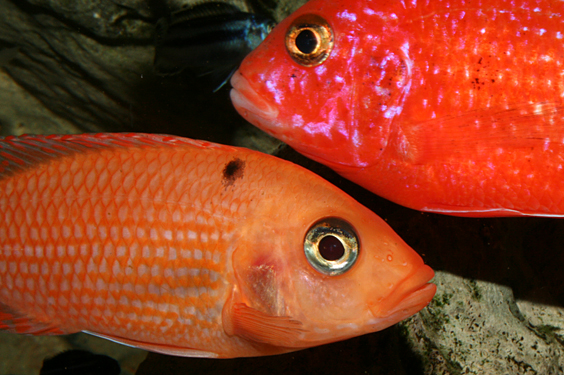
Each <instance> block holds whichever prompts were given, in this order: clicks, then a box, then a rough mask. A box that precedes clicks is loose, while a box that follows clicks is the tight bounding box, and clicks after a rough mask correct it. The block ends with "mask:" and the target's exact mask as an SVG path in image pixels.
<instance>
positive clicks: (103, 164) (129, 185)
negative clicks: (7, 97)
mask: <svg viewBox="0 0 564 375" xmlns="http://www.w3.org/2000/svg"><path fill="white" fill-rule="evenodd" d="M0 165H2V168H3V169H2V170H1V171H0V329H3V330H7V331H10V332H14V333H27V334H67V333H73V332H79V331H84V332H88V333H91V334H94V335H98V336H100V337H104V338H107V339H110V340H114V341H117V342H120V343H124V344H127V345H132V346H135V347H139V348H143V349H147V350H153V351H157V352H161V353H166V354H175V355H183V356H196V357H238V356H257V355H268V354H277V353H284V352H288V351H292V350H297V349H300V348H304V347H309V346H313V345H319V344H322V343H327V342H332V341H335V340H338V339H344V338H348V337H352V336H355V335H358V334H363V333H367V332H372V331H375V330H378V329H383V328H385V327H387V326H389V325H391V324H393V323H395V322H397V321H399V320H401V319H403V318H405V317H407V316H410V315H412V314H414V313H415V312H416V311H418V310H420V309H421V308H423V307H424V306H425V305H426V304H427V303H428V302H429V301H430V299H431V298H432V295H433V294H434V292H435V286H434V285H432V284H427V282H428V281H429V280H430V278H431V277H432V276H433V272H432V270H431V269H430V268H429V267H427V266H425V265H424V264H423V262H422V260H421V258H420V257H419V256H418V255H417V254H416V253H415V252H414V251H413V250H412V249H410V248H409V247H408V246H407V245H406V244H405V243H403V242H402V241H401V239H400V238H399V237H397V235H396V234H395V233H393V231H392V230H391V229H390V228H389V227H388V226H387V225H386V224H385V223H384V222H383V221H382V220H381V219H379V218H378V217H377V216H376V215H375V214H374V213H372V212H370V211H369V210H367V209H366V208H364V207H362V206H360V205H359V204H358V203H357V202H355V201H354V200H353V199H352V198H350V197H348V196H347V195H346V194H344V193H343V192H341V191H340V190H338V189H337V188H335V187H334V186H332V185H331V184H329V183H328V182H326V181H324V180H323V179H321V178H320V177H317V176H315V175H314V174H313V173H311V172H309V171H307V170H305V169H303V168H301V167H298V166H296V165H294V164H291V163H289V162H285V161H282V160H279V159H276V158H274V157H272V156H269V155H264V154H261V153H258V152H254V151H251V150H245V149H239V148H235V147H229V146H221V145H215V144H212V143H208V142H202V141H192V140H188V139H185V138H180V137H172V136H159V135H144V134H95V135H74V136H22V137H18V138H14V137H8V138H5V139H0ZM332 216H337V217H339V218H340V217H342V220H346V221H347V222H351V223H355V227H356V230H357V231H358V234H357V236H358V237H359V238H360V239H361V240H362V242H363V243H364V244H365V245H364V249H363V250H362V251H363V252H367V254H368V255H367V254H364V255H363V256H362V257H361V258H360V259H359V260H358V261H357V263H358V265H356V266H355V268H354V270H353V271H349V272H348V273H347V275H341V276H340V277H337V278H332V277H330V276H327V275H324V274H322V273H320V272H318V271H317V270H316V269H314V268H313V267H312V265H311V264H310V263H308V262H309V261H308V260H307V259H306V256H305V254H304V238H305V236H306V235H307V233H308V231H309V230H310V227H311V226H312V225H314V223H315V222H317V221H319V220H320V219H323V218H326V217H332ZM333 220H337V219H333ZM332 222H335V221H332ZM382 252H385V253H386V254H387V253H395V257H394V259H395V261H394V262H392V261H391V260H388V262H386V263H384V262H381V261H378V260H377V259H382V256H381V255H379V254H380V253H382ZM370 253H372V256H370ZM368 278H370V279H371V280H372V282H370V283H368V284H366V283H364V282H360V280H363V281H366V280H367V279H368ZM364 284H366V285H364ZM359 285H364V286H363V287H362V288H361V289H359V288H358V286H359ZM390 285H392V286H395V288H391V287H390ZM365 288H367V290H366V291H364V289H365ZM356 289H358V290H356ZM344 291H346V293H345V292H344ZM343 295H346V296H347V298H348V299H345V300H343V298H342V296H343ZM319 299H322V300H323V301H325V302H323V303H320V302H319V301H316V300H319ZM367 299H368V302H367ZM312 301H313V302H312ZM384 303H386V305H384V307H382V306H381V305H382V304H384ZM343 304H346V305H347V307H343V306H342V305H343ZM349 305H350V306H349ZM321 306H322V308H320V307H321ZM343 311H355V314H354V316H352V315H351V316H350V317H348V318H347V317H343V316H342V314H343ZM373 311H375V312H373ZM320 316H321V317H322V318H319V317H320ZM323 316H325V317H324V318H323ZM343 319H345V320H346V319H353V320H354V323H352V324H351V325H346V324H345V325H343ZM347 327H353V328H347Z"/></svg>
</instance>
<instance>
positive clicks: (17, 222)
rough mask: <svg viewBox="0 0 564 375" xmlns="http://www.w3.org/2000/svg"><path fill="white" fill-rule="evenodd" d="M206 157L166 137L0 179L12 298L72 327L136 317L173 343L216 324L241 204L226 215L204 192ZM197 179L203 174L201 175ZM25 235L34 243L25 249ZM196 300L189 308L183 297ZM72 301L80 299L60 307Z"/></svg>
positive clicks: (120, 324)
mask: <svg viewBox="0 0 564 375" xmlns="http://www.w3.org/2000/svg"><path fill="white" fill-rule="evenodd" d="M182 156H184V157H182ZM188 157H190V159H189V158H188ZM192 157H195V159H196V163H194V160H193V159H192ZM199 158H200V159H202V160H198V159H199ZM203 159H204V158H203V157H198V155H190V154H187V155H186V154H185V155H170V154H164V155H163V153H162V151H161V150H159V149H158V148H157V149H149V150H145V149H139V150H133V151H132V150H124V151H123V152H119V149H118V150H117V152H116V150H112V149H110V150H100V151H95V152H88V153H85V154H77V155H74V156H73V157H72V159H71V158H68V160H65V159H64V158H63V159H62V160H56V162H55V161H52V162H50V163H49V162H48V163H45V164H43V165H41V168H34V169H31V170H29V171H28V170H24V171H22V172H19V173H18V174H17V175H16V176H12V177H11V178H10V179H4V180H2V181H0V206H1V207H2V212H3V213H4V215H5V221H3V222H4V223H6V224H7V223H9V224H8V225H6V224H5V225H3V226H2V227H1V228H0V236H2V238H4V239H5V240H4V241H3V248H4V251H3V255H4V258H3V259H2V260H1V261H0V269H2V270H4V269H5V268H6V267H7V268H8V270H9V272H8V273H7V274H6V273H4V272H2V279H1V283H2V285H6V286H7V288H6V289H4V288H3V289H2V290H1V292H2V299H9V300H11V301H12V303H11V306H12V308H13V309H16V310H18V311H21V312H28V311H29V310H30V308H33V311H34V312H35V314H34V315H35V319H36V320H38V321H42V322H45V323H47V322H49V323H51V324H53V325H55V326H62V325H65V326H66V327H67V331H68V332H74V331H76V330H80V327H85V326H86V327H88V328H89V329H90V330H92V331H97V332H99V333H112V334H115V335H117V336H124V337H126V336H127V335H128V330H129V329H131V328H132V327H133V326H134V327H135V330H137V331H138V332H139V333H140V336H139V337H140V338H141V339H148V338H151V339H152V341H154V342H164V338H163V337H160V338H159V337H147V334H142V332H154V331H155V330H158V331H159V332H162V333H163V334H166V335H167V337H166V340H167V342H170V341H171V340H172V341H173V342H174V343H177V344H180V343H181V342H184V341H185V340H186V338H185V335H186V334H188V335H189V336H194V337H198V336H200V334H201V332H202V330H203V329H208V330H217V326H218V322H217V321H214V320H210V319H209V318H208V316H215V317H217V316H221V314H220V311H221V308H222V304H221V305H220V306H218V301H220V300H221V299H222V298H223V297H224V294H225V292H226V290H227V289H226V283H225V280H222V279H221V278H220V277H219V275H221V274H222V273H224V271H225V267H226V261H227V260H226V255H225V254H224V253H223V252H222V251H221V250H220V249H222V248H225V247H228V246H226V240H229V239H230V237H232V234H231V230H232V228H230V224H229V222H228V221H229V217H231V213H229V214H228V215H223V214H222V211H221V210H220V209H219V207H211V206H212V205H213V203H216V204H217V202H211V200H210V199H209V198H208V197H207V196H206V195H202V192H203V193H206V190H205V189H202V185H203V184H205V183H206V181H205V180H206V176H209V174H210V169H213V168H214V163H210V160H209V158H207V160H206V161H205V163H204V161H203ZM227 161H228V160H225V161H224V160H221V159H220V160H216V161H215V162H216V165H221V163H223V164H225V163H226V162H227ZM131 166H135V167H133V168H131ZM159 167H160V168H159ZM156 169H159V170H160V174H158V175H155V176H154V177H153V178H151V179H148V178H146V176H147V174H146V173H144V172H145V170H146V171H149V173H151V172H154V171H155V170H156ZM124 170H129V172H127V173H123V171H124ZM215 170H216V171H221V168H217V167H216V168H215ZM178 171H182V173H179V172H178ZM191 174H196V176H194V177H192V176H191ZM216 174H217V173H216ZM183 176H190V177H191V178H190V180H187V179H186V177H183ZM214 177H215V178H217V176H213V177H208V180H209V179H213V178H214ZM191 180H196V181H199V184H195V186H191V184H190V183H189V181H191ZM198 185H200V186H198ZM222 188H223V187H222V185H221V184H220V185H219V186H218V187H216V189H215V190H217V189H222ZM207 193H208V194H209V195H213V194H215V193H216V191H213V190H211V189H209V190H208V191H207ZM225 193H229V192H228V191H227V192H223V194H225ZM193 205H197V206H201V207H199V208H205V207H209V210H212V209H213V214H212V213H209V212H207V211H206V210H205V209H200V210H199V211H198V214H197V215H194V214H193V212H194V210H193V208H192V206H193ZM240 207H241V206H240V205H235V206H233V207H231V206H227V207H222V208H221V209H222V210H224V209H227V210H231V209H234V210H239V209H240ZM216 222H217V224H216ZM219 224H220V225H219ZM219 226H221V228H222V231H221V232H220V231H219V230H218V229H217V228H218V227H219ZM145 228H150V229H148V230H147V229H145ZM230 229H231V230H230ZM22 241H23V242H25V243H26V244H27V245H26V246H25V248H24V249H23V254H22V253H21V251H20V249H21V246H20V243H21V242H22ZM210 242H213V243H212V244H210ZM200 249H207V250H200ZM170 258H174V259H173V260H171V259H170ZM40 270H41V273H40V272H39V271H40ZM71 274H72V275H73V276H74V277H73V278H72V279H70V280H69V279H68V276H69V275H71ZM188 274H192V277H186V276H187V275H188ZM41 276H43V277H46V278H47V279H46V280H45V284H40V281H41V280H40V277H41ZM24 280H27V282H26V283H24ZM40 285H44V287H43V288H40ZM34 294H39V295H40V296H41V297H42V298H40V299H35V300H34V304H33V305H32V306H30V305H29V302H30V301H29V300H28V299H27V298H26V296H32V295H34ZM162 295H166V298H165V299H164V300H163V299H162ZM186 301H188V302H189V303H188V305H189V306H190V308H185V307H183V306H185V305H186ZM71 304H72V305H75V306H76V305H82V308H81V309H76V308H75V309H71V310H67V311H65V310H63V311H61V310H60V307H63V308H66V307H68V306H69V305H71ZM55 306H56V307H55ZM217 310H219V313H218V311H217ZM38 311H40V312H41V313H38ZM210 311H211V313H210ZM215 320H217V319H215ZM183 321H184V322H186V321H189V322H190V324H189V325H185V324H181V323H182V322H183ZM186 327H188V328H189V331H191V332H186Z"/></svg>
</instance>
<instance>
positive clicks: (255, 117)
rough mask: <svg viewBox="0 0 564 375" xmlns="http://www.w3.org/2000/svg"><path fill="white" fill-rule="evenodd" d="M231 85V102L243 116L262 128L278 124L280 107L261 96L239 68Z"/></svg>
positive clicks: (232, 78) (269, 127)
mask: <svg viewBox="0 0 564 375" xmlns="http://www.w3.org/2000/svg"><path fill="white" fill-rule="evenodd" d="M231 86H232V87H233V88H232V89H231V92H230V96H231V102H232V103H233V106H234V107H235V109H236V110H237V112H239V114H240V115H241V116H243V117H244V118H245V119H246V120H247V121H249V122H250V123H251V124H253V125H255V126H258V127H259V128H261V129H271V128H272V127H273V125H275V124H276V119H277V118H278V108H276V107H275V106H273V105H272V104H270V103H269V102H267V101H266V100H265V99H264V98H263V97H261V96H260V95H259V94H258V93H257V92H256V91H255V90H254V89H253V88H252V87H251V84H250V83H249V81H248V80H247V79H246V78H245V77H244V76H243V75H242V74H241V72H239V70H237V71H236V72H235V74H233V77H231Z"/></svg>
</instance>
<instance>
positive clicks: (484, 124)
mask: <svg viewBox="0 0 564 375" xmlns="http://www.w3.org/2000/svg"><path fill="white" fill-rule="evenodd" d="M402 131H403V135H404V139H403V141H404V142H400V144H401V146H400V152H401V153H403V154H404V156H405V157H406V159H407V160H409V161H411V162H412V163H414V164H427V163H430V162H441V161H442V162H444V161H446V160H453V159H454V160H460V161H462V160H467V159H470V158H472V159H473V160H475V161H479V157H480V155H489V154H492V153H499V152H505V151H507V150H511V149H517V148H521V149H523V148H529V149H535V148H540V149H543V148H546V147H551V146H554V145H555V144H561V145H563V146H564V105H563V103H560V102H558V103H553V102H543V103H521V104H516V105H513V106H511V107H510V108H499V107H497V108H484V109H479V110H475V111H469V112H465V113H462V114H459V115H455V116H449V117H443V118H437V119H432V120H429V121H425V122H422V123H419V124H410V125H406V126H405V127H402Z"/></svg>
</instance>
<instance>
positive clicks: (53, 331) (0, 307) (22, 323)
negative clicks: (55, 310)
mask: <svg viewBox="0 0 564 375" xmlns="http://www.w3.org/2000/svg"><path fill="white" fill-rule="evenodd" d="M0 330H2V331H7V332H11V333H23V334H27V335H65V334H69V333H74V332H66V331H63V330H61V329H60V328H59V327H56V326H54V325H51V324H49V323H43V322H38V321H36V320H34V319H33V318H30V317H28V316H26V315H24V314H20V313H18V312H17V311H15V310H13V309H11V308H10V307H9V306H7V305H5V304H3V303H0Z"/></svg>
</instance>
